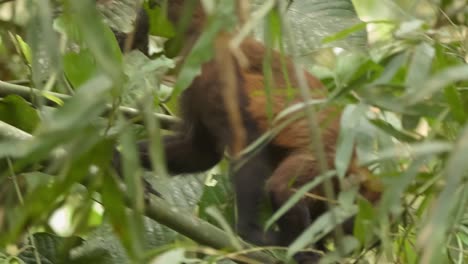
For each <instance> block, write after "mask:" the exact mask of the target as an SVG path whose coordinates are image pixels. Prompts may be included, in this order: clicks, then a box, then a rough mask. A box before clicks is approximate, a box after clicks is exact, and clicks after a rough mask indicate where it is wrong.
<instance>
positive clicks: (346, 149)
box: [335, 104, 367, 178]
mask: <svg viewBox="0 0 468 264" xmlns="http://www.w3.org/2000/svg"><path fill="white" fill-rule="evenodd" d="M366 111H367V106H366V105H363V104H361V105H358V106H356V107H349V108H347V109H345V111H343V114H342V116H341V125H340V126H341V127H340V134H339V137H338V143H337V144H338V145H337V148H336V155H335V169H336V173H337V174H338V177H341V178H343V177H344V176H345V174H346V171H347V170H348V166H349V163H350V161H351V158H352V156H353V154H354V140H355V136H356V127H357V126H358V125H359V123H360V122H359V120H360V119H362V118H363V117H365V113H366Z"/></svg>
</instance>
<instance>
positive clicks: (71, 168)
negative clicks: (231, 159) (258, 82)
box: [0, 0, 468, 263]
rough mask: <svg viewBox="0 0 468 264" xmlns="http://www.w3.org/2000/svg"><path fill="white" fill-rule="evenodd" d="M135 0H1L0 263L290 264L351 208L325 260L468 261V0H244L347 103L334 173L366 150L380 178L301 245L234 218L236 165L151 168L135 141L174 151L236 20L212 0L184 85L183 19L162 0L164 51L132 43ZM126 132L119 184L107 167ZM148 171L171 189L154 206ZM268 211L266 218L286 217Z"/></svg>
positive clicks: (254, 19)
mask: <svg viewBox="0 0 468 264" xmlns="http://www.w3.org/2000/svg"><path fill="white" fill-rule="evenodd" d="M96 2H97V3H96ZM135 2H139V1H131V0H110V1H104V0H103V1H91V0H80V1H73V0H61V1H49V0H34V1H33V0H21V1H9V0H0V96H1V98H0V263H2V262H5V263H130V262H131V263H147V262H151V261H154V262H152V263H188V262H194V263H197V262H202V263H205V262H206V263H218V262H221V263H231V262H232V260H244V261H246V262H248V263H262V262H263V263H265V262H268V261H270V260H271V259H272V258H278V259H282V260H287V259H289V256H291V255H292V254H294V253H296V252H297V251H299V250H303V249H304V248H306V247H307V245H308V244H310V243H311V242H314V241H317V240H318V239H319V238H321V237H322V236H323V235H324V231H329V230H332V229H333V228H334V227H335V225H336V223H337V222H338V221H337V220H339V219H340V218H343V216H347V215H350V214H356V215H357V220H356V224H355V227H354V236H338V239H339V242H343V243H340V245H344V246H342V247H341V251H343V253H346V254H345V255H346V257H343V256H342V255H339V254H338V252H332V253H329V254H328V255H327V256H326V258H324V262H331V261H333V260H340V261H341V262H343V263H347V262H349V263H464V262H465V261H468V173H467V172H468V162H467V160H466V159H467V157H468V122H467V117H468V65H467V64H466V61H467V60H468V54H467V52H466V51H467V49H468V27H467V23H468V16H467V14H468V7H467V6H466V3H465V1H463V0H441V1H437V0H424V1H421V0H411V1H405V0H365V1H364V0H362V1H359V0H354V1H350V0H294V1H284V2H282V1H274V0H265V1H246V2H247V3H249V4H250V7H251V9H252V15H251V16H250V17H248V19H247V21H246V23H245V24H244V25H243V26H244V27H245V28H244V29H249V28H251V29H252V30H253V34H255V35H256V36H257V37H258V38H259V39H261V40H266V43H268V45H275V47H277V48H279V49H280V50H282V52H287V53H289V54H291V55H292V56H293V57H294V60H295V61H296V62H297V63H299V64H300V65H303V66H304V67H306V68H307V69H308V70H310V71H311V72H313V73H314V74H315V75H317V76H318V77H319V78H320V79H321V80H322V81H323V83H324V84H325V85H326V87H327V89H329V91H330V93H329V98H328V100H331V101H333V102H334V103H337V104H339V105H341V106H342V107H343V109H344V113H345V114H344V115H343V117H342V128H341V132H340V141H339V145H338V150H337V155H336V160H335V164H336V174H337V175H343V174H344V172H345V171H346V168H347V166H348V162H349V158H350V155H351V151H352V148H353V146H356V149H357V153H358V156H359V160H360V163H361V164H363V165H365V166H368V167H369V168H370V169H372V172H373V174H374V175H375V177H377V178H379V179H380V180H381V181H382V182H383V186H384V187H383V196H382V200H381V202H380V203H379V204H378V205H377V206H372V205H370V204H369V203H368V202H366V201H364V200H363V199H359V198H357V194H356V192H355V190H350V191H347V192H343V193H340V194H339V196H338V202H339V206H337V207H336V208H335V209H334V210H333V211H331V212H328V213H327V214H325V215H323V216H322V217H321V218H319V219H318V220H317V221H316V222H314V223H313V224H312V225H311V226H310V228H309V229H308V230H307V231H306V232H305V233H304V234H303V235H302V236H300V237H299V238H298V239H297V240H296V241H295V242H294V243H293V244H292V245H291V246H290V247H289V248H268V249H265V250H263V251H262V249H258V248H255V249H254V250H252V251H251V252H254V253H253V254H246V253H247V251H248V250H244V249H241V247H242V245H243V244H242V243H241V242H239V241H238V240H237V239H236V237H235V235H234V232H233V230H232V226H233V223H234V221H235V210H234V204H233V203H234V200H233V192H232V189H231V183H230V181H229V169H228V166H227V164H226V162H223V163H221V164H220V165H218V166H217V167H216V168H214V169H213V170H211V171H210V172H207V173H205V174H201V175H187V176H185V177H174V178H169V177H167V175H166V172H165V171H164V168H163V166H157V168H158V169H157V171H155V172H153V173H145V172H143V171H142V169H141V168H140V167H139V165H138V162H137V159H136V157H137V155H136V149H135V147H134V146H135V145H134V142H135V141H136V140H137V139H138V138H142V137H149V138H151V142H152V143H153V144H152V151H153V152H154V153H156V155H154V156H155V157H156V158H155V160H154V161H153V162H154V163H155V164H162V162H161V160H162V158H163V157H162V155H160V153H161V149H160V147H159V146H160V144H159V142H160V137H161V135H162V134H164V133H168V132H167V131H165V130H163V129H162V128H167V125H168V124H170V123H175V122H178V119H177V118H176V117H174V116H177V114H176V113H177V107H176V104H175V101H176V100H177V97H178V95H179V94H180V91H181V90H182V89H184V88H186V87H187V85H188V84H189V83H190V81H191V80H192V78H193V77H194V76H195V75H196V74H197V73H198V70H199V67H200V64H201V63H203V61H206V60H207V59H209V58H211V56H212V55H213V54H211V53H212V48H210V47H211V45H212V40H213V37H214V36H215V35H216V34H213V33H216V31H215V30H216V29H217V28H219V27H224V26H226V25H228V26H229V23H231V22H233V23H236V22H235V20H234V19H233V20H232V21H231V20H230V19H226V18H227V17H232V18H234V17H236V14H237V13H236V12H235V8H234V3H235V1H231V0H219V1H205V2H206V3H207V6H208V7H212V8H213V9H212V15H211V16H212V17H211V18H212V19H210V23H209V24H208V25H207V27H206V31H205V32H204V34H203V36H202V38H201V39H200V41H199V42H198V43H197V46H196V48H195V49H194V51H193V52H192V53H191V54H190V55H189V59H188V60H187V61H186V63H185V64H184V66H183V68H182V70H181V72H180V74H179V75H178V76H177V78H176V79H175V81H174V80H173V78H167V75H168V72H170V71H171V69H172V68H173V67H174V64H175V63H174V61H173V60H171V59H168V58H167V57H165V56H164V55H163V54H164V45H163V40H162V39H163V38H171V37H172V36H173V35H174V28H173V26H172V25H171V24H170V23H169V22H168V21H167V20H166V19H164V11H163V10H161V9H160V8H155V9H149V6H151V3H147V2H153V1H144V2H145V5H146V7H148V10H149V12H150V13H149V14H150V18H151V35H153V36H158V38H153V39H152V41H151V48H152V54H151V55H150V56H149V57H148V56H145V55H143V54H142V53H141V52H139V51H132V52H130V53H127V54H124V55H123V54H122V53H121V52H120V50H119V48H118V45H117V42H116V40H115V37H114V34H113V32H112V31H111V28H113V29H119V30H120V31H123V32H130V31H131V29H132V27H131V25H132V23H133V20H134V19H135V14H136V10H137V8H138V4H137V3H135ZM288 2H289V3H288ZM210 3H211V4H213V5H212V6H211V5H210ZM275 3H277V5H275ZM277 40H281V41H277ZM168 80H169V81H168ZM172 113H175V114H174V116H171V115H173V114H172ZM117 142H118V143H117ZM117 144H118V145H119V148H121V149H122V150H123V152H124V153H125V155H124V164H125V168H126V169H125V173H124V176H125V177H124V181H123V182H124V183H125V188H123V186H124V185H123V184H122V182H121V180H120V179H119V178H118V177H117V176H116V175H115V172H114V171H113V170H112V169H111V168H110V164H111V163H110V161H111V158H112V150H113V148H114V147H115V146H116V145H117ZM142 176H144V177H145V178H146V179H147V180H148V181H149V182H151V183H152V184H153V186H154V187H155V188H156V189H157V191H158V192H160V193H161V194H162V197H163V198H164V199H159V198H156V197H152V198H151V201H150V203H149V204H145V202H144V200H145V199H144V192H143V186H142V183H141V181H140V177H142ZM306 187H307V186H306ZM299 191H303V192H307V191H308V190H307V189H301V190H299ZM293 198H294V197H293ZM289 206H290V205H289ZM287 208H288V205H286V208H285V209H287ZM264 211H265V213H264V218H265V223H267V224H269V225H270V224H271V223H272V222H274V221H275V220H276V219H277V215H273V216H272V214H271V212H269V210H268V208H265V209H264ZM214 226H217V227H218V228H215V227H214ZM221 230H222V231H221ZM375 238H378V240H379V241H380V243H379V244H378V245H376V246H374V247H371V245H375V243H374V242H375ZM330 247H334V245H333V244H331V245H330ZM260 251H261V253H258V252H260ZM265 259H267V260H265ZM353 261H354V262H353Z"/></svg>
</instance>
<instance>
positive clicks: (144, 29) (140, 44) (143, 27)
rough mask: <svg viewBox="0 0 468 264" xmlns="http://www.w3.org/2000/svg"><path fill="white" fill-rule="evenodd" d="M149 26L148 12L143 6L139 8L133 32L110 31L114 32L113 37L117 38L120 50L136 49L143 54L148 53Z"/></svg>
mask: <svg viewBox="0 0 468 264" xmlns="http://www.w3.org/2000/svg"><path fill="white" fill-rule="evenodd" d="M149 28H150V25H149V17H148V14H147V13H146V10H145V9H144V8H140V10H139V11H138V14H137V17H136V20H135V26H134V30H133V32H130V33H124V32H120V31H118V30H117V29H112V31H113V32H114V35H115V38H116V39H117V42H118V44H119V47H120V50H121V51H122V52H125V51H128V50H135V49H137V50H139V51H141V52H142V53H143V54H145V55H148V45H149V44H148V43H149ZM127 41H130V42H131V43H127ZM127 45H128V46H127ZM127 47H128V50H127Z"/></svg>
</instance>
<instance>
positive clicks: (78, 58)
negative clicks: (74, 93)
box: [63, 49, 97, 87]
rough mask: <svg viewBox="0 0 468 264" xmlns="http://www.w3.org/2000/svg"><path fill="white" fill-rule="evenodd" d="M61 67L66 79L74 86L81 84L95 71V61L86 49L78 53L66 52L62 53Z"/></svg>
mask: <svg viewBox="0 0 468 264" xmlns="http://www.w3.org/2000/svg"><path fill="white" fill-rule="evenodd" d="M63 68H64V71H65V74H66V76H67V79H68V80H69V81H70V83H71V84H72V85H73V86H74V87H79V86H81V85H83V84H84V83H85V82H86V81H88V80H89V79H91V77H92V76H93V75H95V74H96V73H97V67H96V61H95V59H94V56H93V54H91V52H90V51H89V50H87V49H81V50H80V52H79V53H75V52H68V53H66V54H65V55H63Z"/></svg>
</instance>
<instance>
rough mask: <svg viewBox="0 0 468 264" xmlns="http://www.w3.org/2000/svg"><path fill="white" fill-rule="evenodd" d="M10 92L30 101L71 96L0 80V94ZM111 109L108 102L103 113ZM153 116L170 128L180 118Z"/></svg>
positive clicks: (127, 111)
mask: <svg viewBox="0 0 468 264" xmlns="http://www.w3.org/2000/svg"><path fill="white" fill-rule="evenodd" d="M11 94H15V95H18V96H21V97H23V98H24V99H26V100H28V101H29V102H31V101H32V97H34V96H43V97H45V99H46V100H47V101H48V103H50V104H56V103H55V102H54V101H52V100H50V98H49V97H48V96H51V97H56V98H59V99H60V100H63V101H66V100H68V99H69V98H70V97H71V96H69V95H66V94H61V93H54V92H46V93H44V92H42V91H41V90H38V89H35V88H31V87H27V86H23V85H17V84H12V83H8V82H4V81H0V96H2V97H4V96H7V95H11ZM112 109H113V108H112V105H111V104H108V105H107V111H106V113H105V114H108V113H109V112H110V111H112ZM118 110H119V111H121V112H122V113H123V114H124V115H125V116H126V117H128V118H136V117H138V116H139V115H140V112H139V111H138V110H137V109H135V108H131V107H125V106H120V107H118ZM154 117H156V118H158V120H159V122H160V124H161V128H163V129H170V128H172V127H174V126H175V125H177V124H179V123H180V120H179V119H178V118H176V117H173V116H168V115H163V114H158V113H154Z"/></svg>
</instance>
